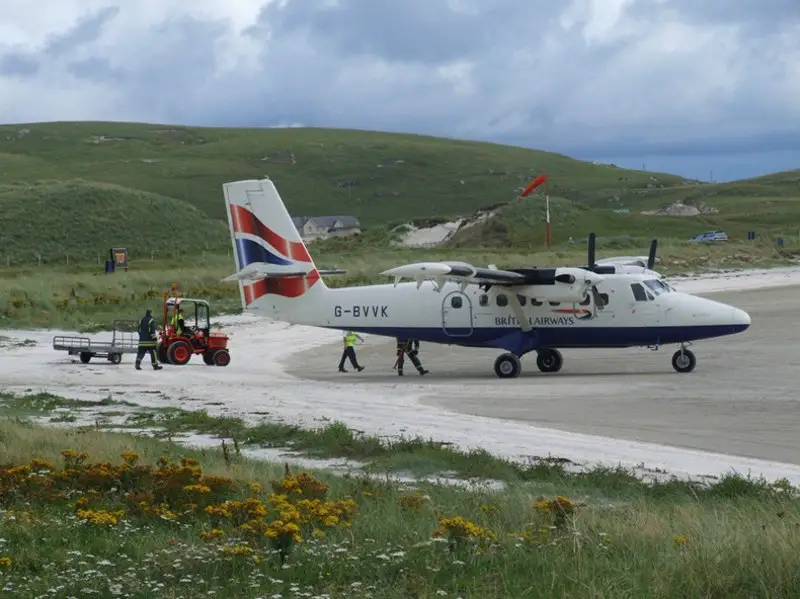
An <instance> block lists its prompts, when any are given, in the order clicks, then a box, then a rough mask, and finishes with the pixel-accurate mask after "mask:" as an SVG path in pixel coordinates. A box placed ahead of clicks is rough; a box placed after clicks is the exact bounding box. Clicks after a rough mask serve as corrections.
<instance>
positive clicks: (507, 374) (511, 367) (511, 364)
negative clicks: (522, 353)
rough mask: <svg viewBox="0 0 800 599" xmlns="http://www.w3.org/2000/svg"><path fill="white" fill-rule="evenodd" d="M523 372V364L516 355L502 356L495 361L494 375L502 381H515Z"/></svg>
mask: <svg viewBox="0 0 800 599" xmlns="http://www.w3.org/2000/svg"><path fill="white" fill-rule="evenodd" d="M521 371H522V362H520V359H519V358H518V357H517V356H515V355H514V354H502V355H501V356H498V358H497V359H496V360H495V361H494V373H495V374H496V375H497V376H498V377H500V378H501V379H513V378H516V377H518V376H519V373H520V372H521Z"/></svg>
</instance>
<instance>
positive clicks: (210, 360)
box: [203, 352, 214, 366]
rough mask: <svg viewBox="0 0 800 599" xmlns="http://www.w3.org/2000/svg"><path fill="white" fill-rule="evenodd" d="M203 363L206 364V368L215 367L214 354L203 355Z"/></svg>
mask: <svg viewBox="0 0 800 599" xmlns="http://www.w3.org/2000/svg"><path fill="white" fill-rule="evenodd" d="M203 362H205V363H206V366H213V365H214V354H213V353H212V352H206V353H204V354H203Z"/></svg>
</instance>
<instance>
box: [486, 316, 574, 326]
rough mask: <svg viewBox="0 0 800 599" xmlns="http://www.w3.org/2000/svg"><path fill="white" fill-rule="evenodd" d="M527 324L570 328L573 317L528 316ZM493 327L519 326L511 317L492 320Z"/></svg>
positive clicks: (499, 317) (498, 317)
mask: <svg viewBox="0 0 800 599" xmlns="http://www.w3.org/2000/svg"><path fill="white" fill-rule="evenodd" d="M528 322H529V323H530V324H531V325H532V326H536V327H570V326H572V325H573V324H575V318H574V317H573V316H537V317H536V318H534V317H532V316H529V317H528ZM494 325H495V326H497V327H516V326H519V321H518V320H517V319H516V318H514V317H513V316H497V317H495V319H494Z"/></svg>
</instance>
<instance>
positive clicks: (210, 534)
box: [200, 528, 225, 541]
mask: <svg viewBox="0 0 800 599" xmlns="http://www.w3.org/2000/svg"><path fill="white" fill-rule="evenodd" d="M224 535H225V531H223V530H220V529H219V528H212V529H211V530H209V531H203V532H201V533H200V538H201V539H203V540H204V541H213V540H214V539H218V538H220V537H222V536H224Z"/></svg>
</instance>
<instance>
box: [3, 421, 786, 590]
mask: <svg viewBox="0 0 800 599" xmlns="http://www.w3.org/2000/svg"><path fill="white" fill-rule="evenodd" d="M62 452H66V453H65V454H62ZM84 454H85V455H84ZM162 456H163V458H162ZM160 458H161V461H160V462H159V459H160ZM35 460H39V461H35ZM184 460H189V461H184ZM191 460H194V461H191ZM26 465H27V467H26ZM65 467H66V468H68V469H69V470H66V471H65V470H64V468H65ZM619 480H620V479H619V476H614V475H611V474H609V473H608V472H605V471H597V472H595V473H593V474H590V475H584V476H583V477H582V478H581V477H580V476H579V475H570V474H559V475H557V476H549V477H548V478H546V479H539V480H536V479H534V480H527V481H522V482H513V483H509V484H507V485H506V486H505V487H504V488H503V489H501V490H491V489H489V488H488V487H480V486H478V487H475V488H473V489H460V488H457V487H453V486H446V485H435V484H428V483H417V484H414V485H411V486H408V485H406V486H403V485H400V484H399V483H396V482H392V481H391V480H387V479H381V478H372V477H369V476H335V475H332V474H327V473H325V472H322V471H320V472H309V473H303V472H297V471H291V472H286V470H284V469H283V468H281V467H280V466H278V465H273V464H268V463H265V462H260V461H255V460H251V459H247V458H244V457H242V456H240V455H236V454H235V453H234V452H227V453H223V452H222V451H220V450H216V449H205V450H198V449H190V448H186V447H182V446H180V445H177V444H174V443H169V442H165V441H158V440H154V439H150V438H142V437H134V436H131V435H124V434H117V433H107V432H103V431H96V430H92V429H89V430H80V431H78V430H70V429H63V428H60V429H51V428H47V429H45V428H41V427H38V426H33V425H30V424H28V423H26V422H23V421H9V420H4V419H0V487H3V489H2V490H3V492H2V493H0V497H1V498H2V500H0V503H2V505H1V506H0V520H1V521H2V527H1V528H2V535H0V537H2V539H3V540H2V541H0V585H3V586H4V588H5V590H6V592H7V593H10V594H9V596H21V597H22V596H24V597H35V596H42V595H46V594H47V592H48V590H49V589H54V588H55V589H58V592H59V593H61V595H62V596H65V597H66V596H85V595H86V594H87V593H89V592H91V591H94V594H96V595H97V596H128V597H131V598H137V599H138V598H145V597H147V598H150V597H153V598H155V597H167V596H168V597H173V598H178V597H185V598H189V597H199V596H217V597H229V596H230V597H232V596H236V597H242V598H245V599H247V598H256V597H273V596H281V597H301V596H304V597H340V596H347V597H372V598H390V597H392V598H394V597H419V598H428V597H440V596H449V597H459V596H460V597H472V598H479V597H480V598H483V599H492V598H505V597H550V598H559V597H565V598H566V597H570V598H575V597H587V598H588V597H608V598H612V597H614V598H617V597H643V596H647V597H658V598H661V597H663V598H672V597H675V598H678V597H681V598H682V597H720V598H722V597H725V598H738V597H742V598H744V597H747V598H752V597H792V596H794V593H795V592H796V589H797V586H798V584H800V574H798V572H800V551H798V549H800V527H798V524H800V509H798V499H797V492H796V490H795V489H793V488H791V487H789V486H787V485H785V484H777V485H768V484H766V483H764V482H760V481H753V480H747V479H743V478H739V477H728V478H726V479H723V480H721V481H719V482H717V483H716V484H714V485H712V486H710V487H700V486H694V487H693V486H691V485H688V484H686V483H682V482H678V481H671V482H665V483H657V484H653V485H647V484H644V483H634V482H629V483H628V484H624V485H620V484H619ZM252 483H255V484H252ZM297 490H299V491H300V492H296V491H297ZM303 500H306V501H303ZM236 502H238V503H236ZM242 525H244V526H242ZM293 537H294V538H293ZM298 541H299V542H298Z"/></svg>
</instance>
